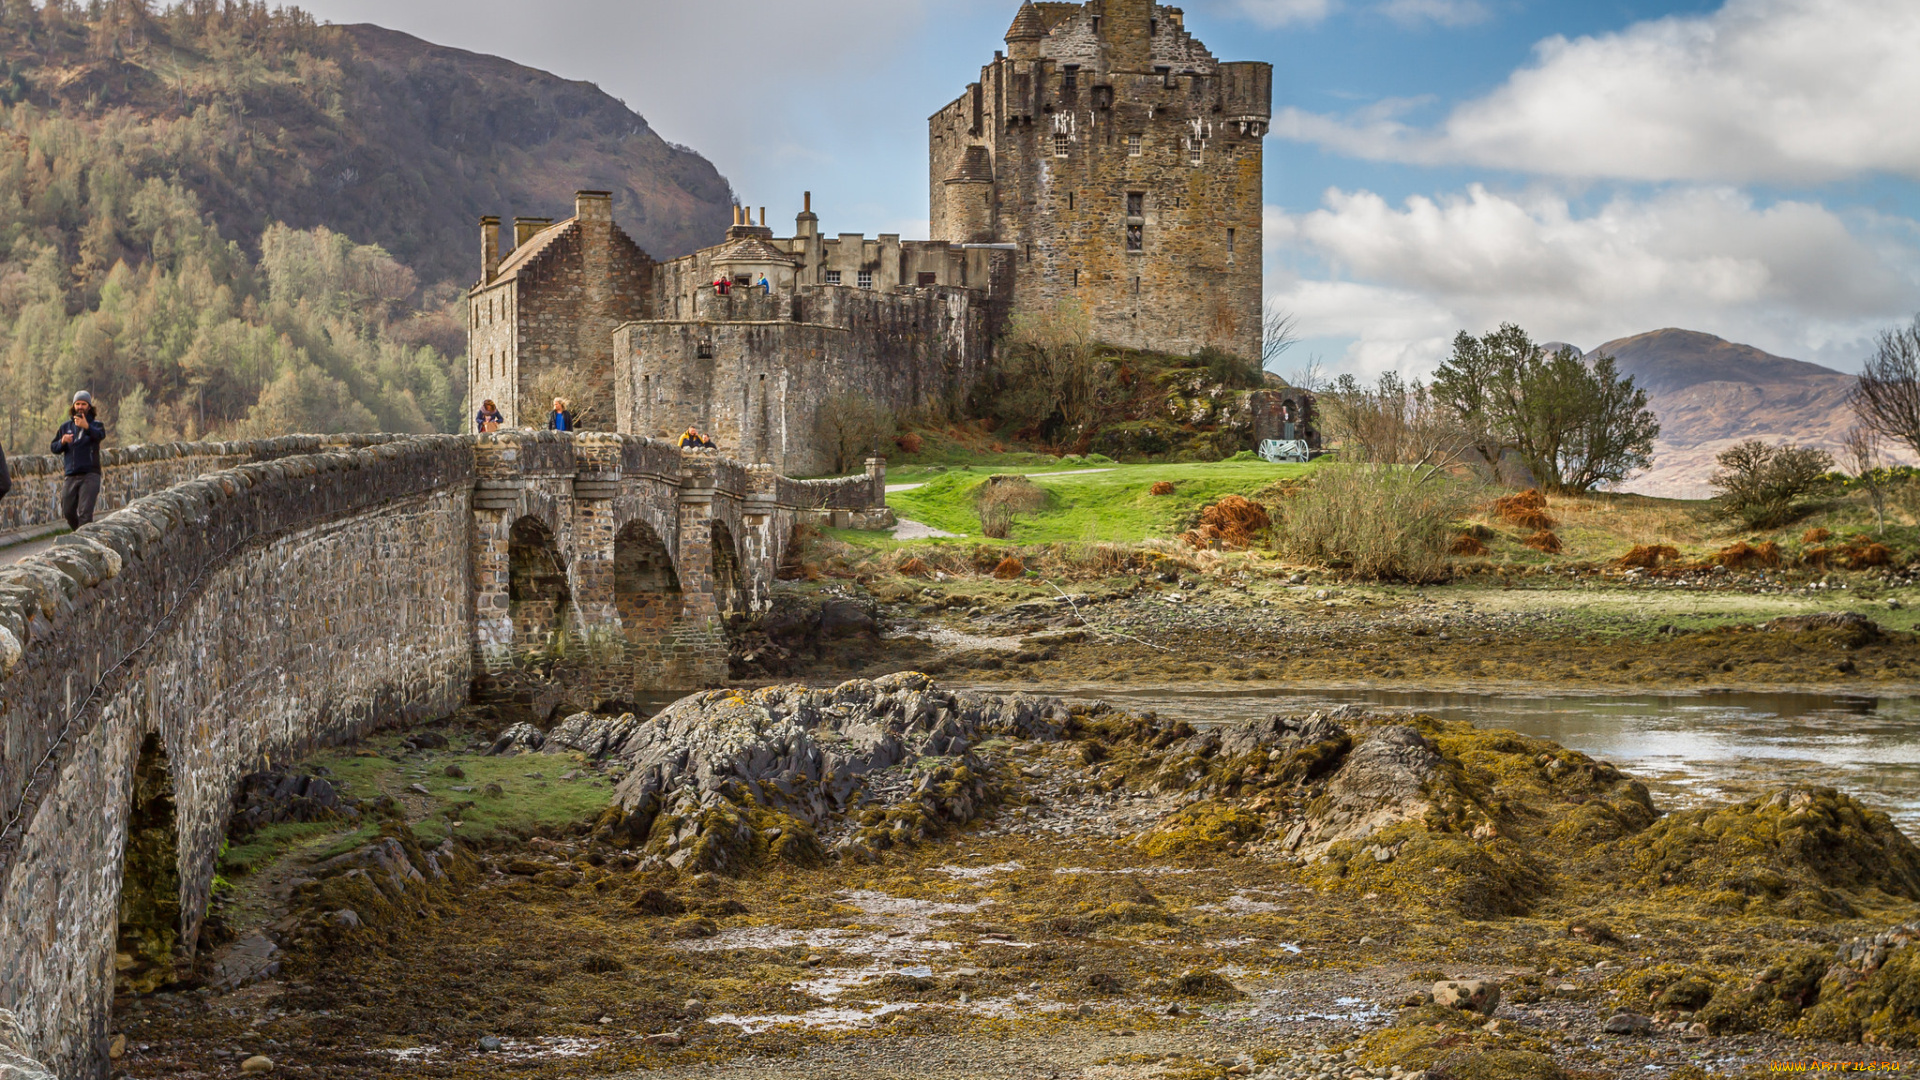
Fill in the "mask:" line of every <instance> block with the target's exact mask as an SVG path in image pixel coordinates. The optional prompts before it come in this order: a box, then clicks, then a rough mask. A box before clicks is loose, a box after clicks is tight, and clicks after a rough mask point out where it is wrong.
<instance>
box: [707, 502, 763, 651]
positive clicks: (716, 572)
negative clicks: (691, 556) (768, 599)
mask: <svg viewBox="0 0 1920 1080" xmlns="http://www.w3.org/2000/svg"><path fill="white" fill-rule="evenodd" d="M712 529H713V541H712V545H711V546H712V548H713V553H712V559H713V567H712V573H713V606H714V609H715V610H716V611H718V612H719V614H720V621H721V623H722V625H724V626H726V627H727V628H728V629H729V630H731V629H732V628H733V627H734V626H736V625H738V624H739V622H740V621H741V620H743V619H745V618H746V617H747V616H748V615H750V614H751V613H752V611H753V591H752V589H751V587H750V586H749V585H748V583H747V574H746V571H745V569H744V566H743V563H742V561H741V551H740V545H739V543H737V542H736V541H735V540H734V535H733V530H732V529H729V528H728V527H727V523H726V522H725V521H722V520H720V519H719V518H718V517H716V518H715V519H714V521H713V524H712Z"/></svg>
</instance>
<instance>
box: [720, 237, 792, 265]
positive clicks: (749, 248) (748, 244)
mask: <svg viewBox="0 0 1920 1080" xmlns="http://www.w3.org/2000/svg"><path fill="white" fill-rule="evenodd" d="M713 261H714V262H716V263H769V262H777V263H797V262H799V261H800V257H799V256H797V255H789V254H787V253H786V252H784V251H781V250H780V249H779V248H777V247H774V246H773V245H772V244H769V243H767V242H766V241H765V240H762V239H760V238H759V237H757V236H743V237H741V238H740V239H738V240H735V241H734V242H732V243H730V244H728V245H726V246H725V247H722V248H721V249H720V250H719V251H716V252H714V253H713Z"/></svg>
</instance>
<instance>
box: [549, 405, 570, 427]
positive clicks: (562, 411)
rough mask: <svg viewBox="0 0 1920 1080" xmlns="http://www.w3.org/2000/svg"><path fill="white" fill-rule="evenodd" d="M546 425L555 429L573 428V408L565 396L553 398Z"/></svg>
mask: <svg viewBox="0 0 1920 1080" xmlns="http://www.w3.org/2000/svg"><path fill="white" fill-rule="evenodd" d="M547 426H548V427H549V428H552V429H553V430H555V431H572V430H573V410H572V408H571V407H570V403H569V402H568V401H567V399H566V398H558V397H557V398H554V399H553V415H552V416H551V417H550V418H548V420H547Z"/></svg>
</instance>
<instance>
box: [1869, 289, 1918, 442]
mask: <svg viewBox="0 0 1920 1080" xmlns="http://www.w3.org/2000/svg"><path fill="white" fill-rule="evenodd" d="M1853 412H1854V415H1855V416H1858V417H1859V418H1860V424H1861V426H1863V427H1865V428H1867V429H1869V430H1871V431H1872V432H1873V433H1874V434H1876V435H1878V436H1880V437H1881V438H1883V439H1886V440H1888V441H1890V442H1898V443H1905V444H1906V445H1908V446H1910V447H1912V448H1913V449H1914V450H1915V451H1916V452H1920V316H1915V317H1914V320H1913V322H1912V323H1911V324H1910V325H1907V326H1902V327H1896V328H1894V329H1892V330H1882V331H1881V332H1880V339H1879V341H1878V342H1877V343H1876V345H1875V347H1874V350H1873V356H1872V358H1870V359H1869V360H1868V361H1867V364H1866V367H1864V368H1862V369H1861V371H1860V382H1859V383H1858V384H1857V385H1856V386H1855V388H1854V393H1853Z"/></svg>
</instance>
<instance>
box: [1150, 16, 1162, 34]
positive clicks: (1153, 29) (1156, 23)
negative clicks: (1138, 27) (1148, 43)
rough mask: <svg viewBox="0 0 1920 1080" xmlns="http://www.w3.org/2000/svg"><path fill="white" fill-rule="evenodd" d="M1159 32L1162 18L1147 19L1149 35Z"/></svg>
mask: <svg viewBox="0 0 1920 1080" xmlns="http://www.w3.org/2000/svg"><path fill="white" fill-rule="evenodd" d="M1159 32H1160V20H1159V19H1148V20H1147V34H1148V35H1149V36H1151V35H1154V34H1157V33H1159Z"/></svg>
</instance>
